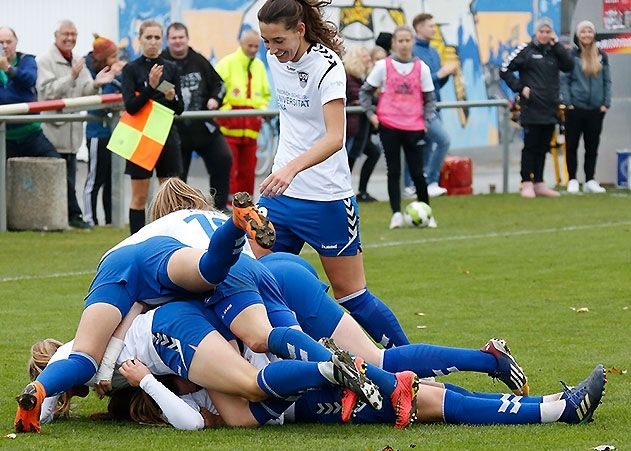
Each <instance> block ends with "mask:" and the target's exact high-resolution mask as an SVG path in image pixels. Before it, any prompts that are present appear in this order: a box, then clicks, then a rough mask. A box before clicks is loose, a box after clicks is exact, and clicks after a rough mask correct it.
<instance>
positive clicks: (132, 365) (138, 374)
mask: <svg viewBox="0 0 631 451" xmlns="http://www.w3.org/2000/svg"><path fill="white" fill-rule="evenodd" d="M118 372H119V373H121V374H122V375H123V377H124V378H125V379H127V382H129V385H131V386H132V387H138V386H139V385H140V381H141V380H142V379H143V378H144V377H145V376H146V375H147V374H151V372H150V371H149V368H147V367H146V366H145V365H144V364H143V363H141V362H139V361H137V360H134V359H131V360H127V361H126V362H125V363H123V364H122V365H121V367H120V368H119V369H118Z"/></svg>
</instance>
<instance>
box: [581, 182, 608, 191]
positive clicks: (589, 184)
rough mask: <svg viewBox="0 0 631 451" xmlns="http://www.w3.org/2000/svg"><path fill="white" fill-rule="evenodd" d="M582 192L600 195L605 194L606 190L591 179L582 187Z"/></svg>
mask: <svg viewBox="0 0 631 451" xmlns="http://www.w3.org/2000/svg"><path fill="white" fill-rule="evenodd" d="M583 192H584V193H596V194H601V193H605V192H607V190H606V189H605V188H603V187H602V186H600V185H599V184H598V182H597V181H596V180H594V179H591V180H590V181H588V182H587V183H585V184H584V185H583Z"/></svg>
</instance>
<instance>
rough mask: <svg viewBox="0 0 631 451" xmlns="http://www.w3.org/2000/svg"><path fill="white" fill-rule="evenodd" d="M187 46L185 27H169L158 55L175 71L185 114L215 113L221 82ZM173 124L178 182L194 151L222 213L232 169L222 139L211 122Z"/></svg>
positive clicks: (220, 99)
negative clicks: (178, 143)
mask: <svg viewBox="0 0 631 451" xmlns="http://www.w3.org/2000/svg"><path fill="white" fill-rule="evenodd" d="M188 42H189V37H188V28H186V25H184V24H183V23H179V22H174V23H172V24H171V25H169V27H168V28H167V48H166V49H165V50H164V51H163V52H162V57H163V58H164V59H166V60H169V61H172V62H174V63H175V65H176V66H177V68H178V70H179V77H180V87H181V89H182V100H183V102H184V110H185V111H203V110H210V111H212V110H216V109H217V108H219V106H221V103H222V102H223V99H224V96H225V94H226V89H225V85H224V82H223V80H222V79H221V77H220V76H219V75H218V74H217V72H215V69H213V67H212V66H211V64H210V63H209V62H208V60H207V59H206V58H204V57H203V56H202V55H201V54H199V53H197V52H196V51H195V50H193V49H192V48H191V47H190V46H189V45H188ZM176 124H177V129H178V132H179V134H180V139H181V142H182V144H181V148H182V163H183V167H184V171H183V173H182V180H184V181H186V179H187V178H188V171H189V169H190V166H191V159H192V156H193V150H195V152H197V154H198V155H199V156H200V157H201V158H202V160H203V161H204V165H205V166H206V170H207V171H208V175H209V177H210V182H209V185H210V191H211V192H212V193H213V195H214V199H215V207H216V208H217V209H219V210H225V209H226V203H227V201H228V190H229V184H230V167H231V166H232V153H231V152H230V148H229V147H228V144H227V143H226V139H225V138H224V136H223V135H222V134H221V132H220V130H219V127H218V126H217V124H216V123H215V121H213V120H212V119H206V120H204V121H199V120H197V121H195V120H190V119H185V120H182V121H178V122H177V123H176Z"/></svg>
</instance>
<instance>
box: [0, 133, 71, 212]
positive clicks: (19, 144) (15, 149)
mask: <svg viewBox="0 0 631 451" xmlns="http://www.w3.org/2000/svg"><path fill="white" fill-rule="evenodd" d="M13 157H46V158H63V159H64V160H66V185H67V188H68V219H72V218H75V217H81V208H80V207H79V203H78V202H77V193H76V192H75V179H76V176H77V156H76V155H75V154H63V155H62V154H60V153H59V152H57V149H55V146H53V145H52V143H51V142H50V141H49V140H48V138H46V136H45V135H44V132H43V131H41V130H39V131H37V132H35V133H33V134H31V135H29V136H27V137H25V138H23V139H18V140H9V139H7V158H13Z"/></svg>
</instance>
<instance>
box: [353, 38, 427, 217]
mask: <svg viewBox="0 0 631 451" xmlns="http://www.w3.org/2000/svg"><path fill="white" fill-rule="evenodd" d="M413 45H414V32H413V31H412V29H411V28H410V27H407V26H400V27H397V28H396V29H395V30H394V33H393V34H392V55H391V56H389V57H387V58H386V59H384V60H381V61H378V62H377V63H376V64H375V68H374V69H373V70H372V72H371V73H370V75H368V78H367V79H366V83H365V84H364V86H362V90H361V91H360V99H361V103H362V105H363V106H364V108H369V107H370V106H371V105H372V94H373V93H374V91H375V90H376V89H377V88H381V89H382V91H381V95H380V96H379V103H378V104H377V113H376V114H375V113H374V112H372V111H370V110H367V113H366V114H367V115H368V119H369V120H370V122H371V123H372V124H373V126H374V127H375V128H379V136H380V137H381V143H382V144H383V149H384V154H385V157H386V165H387V167H388V196H389V197H390V208H391V209H392V219H391V220H390V228H391V229H396V228H399V227H403V224H404V222H403V215H402V214H401V147H403V152H404V154H405V161H406V162H407V165H408V168H409V170H410V177H412V181H413V182H414V186H415V187H416V197H417V199H418V200H419V201H421V202H425V203H426V204H429V196H428V194H427V183H426V181H425V176H424V175H423V138H424V137H425V130H426V126H425V123H426V121H428V120H429V119H430V117H431V116H433V115H434V114H435V108H434V103H435V99H436V98H435V95H434V83H433V82H432V74H431V72H430V70H429V67H428V66H427V65H426V64H425V63H424V62H422V61H421V60H420V59H418V58H416V57H415V56H413V55H412V47H413ZM429 227H436V220H435V219H434V217H432V219H431V220H430V223H429Z"/></svg>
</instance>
